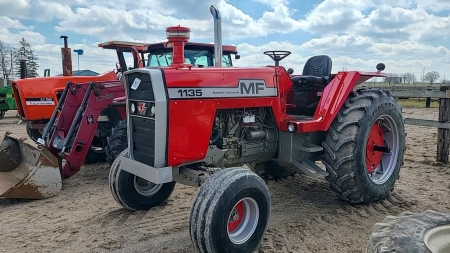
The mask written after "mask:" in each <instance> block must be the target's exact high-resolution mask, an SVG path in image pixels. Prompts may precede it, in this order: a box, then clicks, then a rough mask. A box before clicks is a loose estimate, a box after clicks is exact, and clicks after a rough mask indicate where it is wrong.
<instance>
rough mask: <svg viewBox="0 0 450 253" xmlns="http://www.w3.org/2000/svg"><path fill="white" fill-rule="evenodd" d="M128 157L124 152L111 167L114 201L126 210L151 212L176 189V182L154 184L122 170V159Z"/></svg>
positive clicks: (110, 176)
mask: <svg viewBox="0 0 450 253" xmlns="http://www.w3.org/2000/svg"><path fill="white" fill-rule="evenodd" d="M126 156H128V149H125V150H124V151H122V152H121V153H120V154H119V155H118V156H117V158H116V160H115V161H114V163H113V164H112V165H111V170H110V172H109V187H110V190H111V193H112V195H113V197H114V199H115V200H116V201H117V203H119V204H120V205H122V206H123V207H125V208H126V209H129V210H133V211H138V210H149V209H150V208H152V207H155V206H159V205H161V204H162V203H164V202H165V201H166V200H167V199H168V198H169V197H170V195H171V194H172V192H173V190H174V188H175V181H172V182H169V183H164V184H154V183H152V182H149V181H147V180H145V179H142V178H140V177H138V176H135V175H133V174H131V173H129V172H127V171H124V170H122V169H121V168H120V159H121V158H122V157H126Z"/></svg>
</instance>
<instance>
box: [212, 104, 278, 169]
mask: <svg viewBox="0 0 450 253" xmlns="http://www.w3.org/2000/svg"><path fill="white" fill-rule="evenodd" d="M277 141H278V130H277V125H276V122H275V119H274V117H273V114H272V111H271V109H270V108H264V107H262V108H250V109H247V108H239V109H226V110H218V111H217V113H216V116H215V119H214V125H213V129H212V133H211V138H210V143H209V144H210V146H209V150H208V155H207V158H206V159H205V160H206V163H207V165H214V166H219V167H222V166H225V167H228V166H232V165H238V164H244V163H252V162H263V161H268V160H271V159H273V158H274V157H276V154H277ZM214 151H218V152H214ZM217 153H219V154H220V155H218V154H217ZM210 154H213V156H215V157H214V159H212V160H211V159H210V158H211V157H208V156H210ZM208 161H212V162H208Z"/></svg>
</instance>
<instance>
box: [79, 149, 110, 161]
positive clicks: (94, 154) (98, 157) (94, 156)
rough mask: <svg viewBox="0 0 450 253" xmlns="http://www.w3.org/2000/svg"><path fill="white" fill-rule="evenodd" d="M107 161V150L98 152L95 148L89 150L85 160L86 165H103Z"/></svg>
mask: <svg viewBox="0 0 450 253" xmlns="http://www.w3.org/2000/svg"><path fill="white" fill-rule="evenodd" d="M104 161H106V152H105V150H97V149H95V148H93V147H90V148H89V151H88V153H87V155H86V158H85V159H84V163H85V164H92V163H102V162H104Z"/></svg>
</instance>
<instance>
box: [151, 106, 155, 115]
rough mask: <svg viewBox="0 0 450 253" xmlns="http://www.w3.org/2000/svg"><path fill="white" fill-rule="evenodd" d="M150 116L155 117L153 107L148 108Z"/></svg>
mask: <svg viewBox="0 0 450 253" xmlns="http://www.w3.org/2000/svg"><path fill="white" fill-rule="evenodd" d="M150 116H152V117H153V116H155V105H152V107H150Z"/></svg>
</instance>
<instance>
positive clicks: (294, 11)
mask: <svg viewBox="0 0 450 253" xmlns="http://www.w3.org/2000/svg"><path fill="white" fill-rule="evenodd" d="M211 5H214V6H215V7H216V8H218V9H219V11H220V14H221V16H222V31H223V39H222V40H223V44H229V45H235V46H237V48H238V51H239V54H240V55H241V59H239V60H234V65H235V66H266V65H269V64H273V61H272V60H271V59H270V58H269V57H268V56H265V55H263V52H264V51H267V50H288V51H291V55H289V56H288V57H287V58H285V59H284V60H283V61H282V62H281V64H280V65H282V66H284V67H286V68H293V69H294V74H301V72H302V70H303V65H304V63H305V62H306V60H307V59H308V58H309V57H312V56H314V55H322V54H325V55H328V56H330V57H331V59H332V62H333V65H332V66H333V68H332V71H333V73H336V72H337V71H342V70H343V69H346V70H362V71H375V70H376V68H375V66H376V65H377V63H380V62H382V63H384V64H385V65H386V69H385V71H384V72H386V73H396V74H403V73H414V74H415V75H416V77H417V79H418V80H420V79H421V77H422V75H423V73H425V74H426V73H427V72H429V71H437V72H438V73H439V74H440V79H439V80H441V79H443V78H444V77H445V78H446V79H450V1H449V0H364V1H361V0H323V1H321V0H290V1H289V0H245V1H243V0H165V1H160V0H144V1H123V0H121V1H119V0H71V1H59V0H14V1H11V0H0V40H1V41H3V42H4V43H5V44H7V45H10V46H17V44H18V42H19V41H20V40H21V38H25V39H26V40H27V41H28V42H29V43H30V44H31V46H32V49H33V50H34V51H35V55H36V56H37V57H38V58H39V61H38V62H39V65H40V67H39V71H38V73H39V75H41V76H43V75H44V69H47V68H49V69H50V70H51V75H55V74H61V73H62V67H61V47H62V46H63V40H62V39H60V36H61V35H66V36H68V37H69V38H68V42H69V47H70V48H71V49H72V50H74V49H83V51H84V54H83V55H81V56H80V59H79V65H80V69H90V70H93V71H96V72H99V73H103V72H106V71H110V70H113V69H115V63H116V62H117V59H116V58H117V57H116V54H115V52H114V51H112V50H107V49H102V48H99V47H98V44H99V43H101V42H106V41H112V40H122V41H135V42H145V43H155V42H161V41H166V37H165V36H166V34H165V29H166V28H167V27H169V26H174V25H181V26H186V27H189V28H190V29H191V39H190V41H195V42H206V43H212V42H213V41H214V36H213V35H214V33H213V19H212V15H211V13H210V11H209V7H210V6H211ZM72 60H73V68H74V70H76V69H78V60H77V55H76V53H72Z"/></svg>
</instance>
